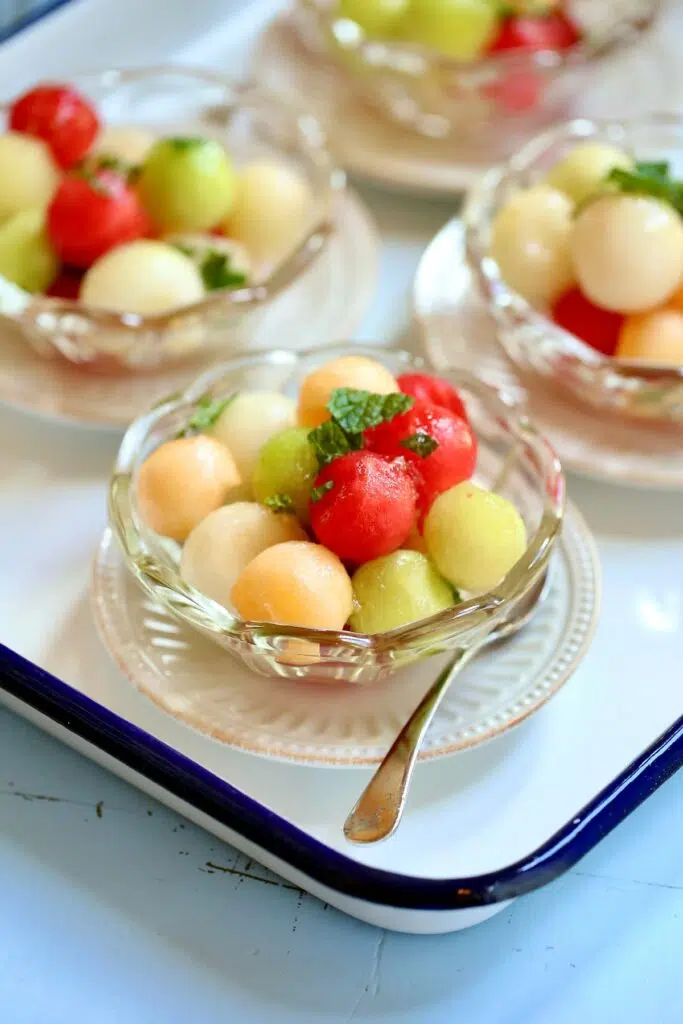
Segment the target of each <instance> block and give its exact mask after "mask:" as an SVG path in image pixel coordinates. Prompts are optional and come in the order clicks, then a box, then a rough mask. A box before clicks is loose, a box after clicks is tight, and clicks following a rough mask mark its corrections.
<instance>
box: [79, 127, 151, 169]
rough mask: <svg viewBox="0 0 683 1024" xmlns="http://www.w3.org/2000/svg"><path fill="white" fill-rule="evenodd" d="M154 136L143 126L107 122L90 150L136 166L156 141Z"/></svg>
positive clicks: (142, 161)
mask: <svg viewBox="0 0 683 1024" xmlns="http://www.w3.org/2000/svg"><path fill="white" fill-rule="evenodd" d="M156 141H157V140H156V136H155V135H153V134H152V133H151V132H150V131H147V129H145V128H137V127H135V126H133V125H125V124H107V125H104V126H103V128H102V131H101V132H100V134H99V135H98V136H97V138H96V139H95V145H94V146H93V148H92V152H93V153H95V154H97V155H98V156H109V157H113V158H114V159H115V160H120V161H121V162H122V163H124V164H130V165H131V166H133V167H137V166H139V165H140V164H142V163H144V160H145V157H146V156H147V154H148V153H149V151H150V149H151V148H152V146H153V145H154V143H155V142H156Z"/></svg>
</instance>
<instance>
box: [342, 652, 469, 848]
mask: <svg viewBox="0 0 683 1024" xmlns="http://www.w3.org/2000/svg"><path fill="white" fill-rule="evenodd" d="M478 649H479V645H477V644H473V645H472V646H471V647H461V648H459V649H458V650H457V651H456V653H455V655H454V657H453V659H452V660H451V661H450V662H449V663H448V665H446V667H445V668H444V669H443V671H442V672H441V673H440V674H439V676H437V678H436V680H435V681H434V682H433V683H432V685H431V687H430V688H429V690H428V691H427V693H426V694H425V696H424V697H423V698H422V700H421V701H420V703H419V704H418V706H417V707H416V708H415V710H414V711H413V713H412V715H411V716H410V718H409V719H408V721H407V722H406V724H405V725H404V726H403V728H402V729H401V731H400V733H399V734H398V736H397V737H396V739H395V740H394V742H393V744H392V746H391V749H390V750H389V752H388V754H387V755H386V756H385V758H384V760H383V761H382V763H381V765H380V766H379V768H378V769H377V771H376V772H375V774H374V775H373V776H372V778H371V779H370V782H369V783H368V785H367V787H366V788H365V790H364V791H363V793H362V795H361V797H360V799H359V801H358V803H357V804H356V806H355V807H354V809H353V810H352V811H351V813H350V814H349V816H348V818H347V819H346V821H345V822H344V835H345V836H346V838H347V839H348V840H349V841H350V842H352V843H377V842H379V841H380V840H382V839H388V838H389V836H390V835H391V834H392V833H393V832H394V830H395V829H396V827H397V826H398V823H399V821H400V820H401V815H402V814H403V808H404V806H405V802H406V796H407V795H408V787H409V785H410V780H411V777H412V774H413V769H414V768H415V764H416V762H417V755H418V754H419V752H420V747H421V746H422V741H423V739H424V737H425V734H426V732H427V729H428V728H429V726H430V725H431V722H432V719H433V718H434V715H435V714H436V710H437V708H438V707H439V704H440V703H441V701H442V699H443V696H444V694H445V693H446V690H447V689H448V687H449V686H450V685H451V683H452V682H453V680H454V679H455V677H456V675H457V674H458V672H460V670H461V669H462V668H464V667H465V665H466V664H467V663H468V662H469V661H470V660H471V658H473V657H474V655H475V654H476V653H477V650H478Z"/></svg>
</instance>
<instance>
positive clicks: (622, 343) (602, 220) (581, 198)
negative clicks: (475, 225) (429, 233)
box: [490, 141, 683, 367]
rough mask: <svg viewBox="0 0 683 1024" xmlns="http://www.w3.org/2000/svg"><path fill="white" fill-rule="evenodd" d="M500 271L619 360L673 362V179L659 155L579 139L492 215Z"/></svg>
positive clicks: (681, 318) (677, 274) (682, 193)
mask: <svg viewBox="0 0 683 1024" xmlns="http://www.w3.org/2000/svg"><path fill="white" fill-rule="evenodd" d="M490 255H491V257H492V258H493V259H494V260H495V262H496V263H497V266H498V270H499V272H500V275H501V277H502V279H503V280H504V281H505V283H506V284H507V285H508V287H509V288H510V289H512V290H513V291H515V292H517V293H518V294H519V295H521V296H522V297H523V298H524V299H526V300H527V301H528V302H529V303H530V304H531V305H532V306H534V307H535V308H537V309H538V310H540V311H542V312H544V313H547V315H548V316H550V317H551V318H552V319H553V321H554V322H555V323H556V324H557V325H558V326H559V327H561V328H563V329H564V330H566V331H568V332H569V333H570V334H572V335H574V336H575V337H577V338H579V339H580V340H581V341H582V342H584V343H585V344H587V345H589V346H590V347H591V348H593V349H594V350H596V351H597V352H599V353H600V354H601V355H603V356H606V357H608V358H613V359H615V360H617V361H621V362H625V361H627V362H633V363H640V364H650V365H654V364H656V365H660V366H671V367H681V366H683V181H678V180H677V179H676V178H675V176H674V175H673V173H672V170H671V166H670V164H669V163H668V162H667V161H666V160H661V161H660V160H652V159H648V160H647V161H643V160H639V159H638V158H637V156H634V155H632V154H631V153H627V152H625V151H623V150H620V149H617V148H615V147H614V146H611V145H607V144H604V143H602V142H596V141H584V142H580V143H578V144H577V145H575V146H574V147H573V148H572V149H571V150H570V152H569V153H568V154H567V155H566V156H564V157H563V159H561V160H560V161H559V162H558V163H556V164H555V166H553V167H552V168H551V169H550V171H549V172H548V173H547V175H546V177H545V178H544V180H542V181H539V182H537V183H536V184H534V185H532V186H531V187H530V188H527V189H524V190H522V191H519V192H517V193H516V194H514V195H512V196H511V198H509V199H508V201H507V202H506V203H505V204H504V205H503V206H502V208H501V209H500V210H499V212H498V214H497V215H496V218H495V220H494V222H493V225H492V231H491V241H490Z"/></svg>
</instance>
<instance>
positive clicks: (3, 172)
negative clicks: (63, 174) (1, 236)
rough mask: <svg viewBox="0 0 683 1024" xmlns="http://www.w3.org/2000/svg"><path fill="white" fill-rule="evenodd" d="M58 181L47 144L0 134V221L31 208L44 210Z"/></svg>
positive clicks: (15, 133) (13, 135)
mask: <svg viewBox="0 0 683 1024" xmlns="http://www.w3.org/2000/svg"><path fill="white" fill-rule="evenodd" d="M59 182H60V174H59V170H58V169H57V167H56V165H55V163H54V161H53V159H52V156H51V154H50V150H49V149H48V147H47V145H46V144H45V143H44V142H42V141H41V140H40V139H35V138H33V136H32V135H22V134H21V133H19V132H5V133H4V135H0V221H3V220H6V219H7V218H8V217H11V216H12V215H13V214H15V213H22V212H23V211H24V210H28V209H31V207H38V208H45V207H46V206H47V205H48V203H49V202H50V200H51V199H52V197H53V195H54V194H55V192H56V191H57V187H58V185H59Z"/></svg>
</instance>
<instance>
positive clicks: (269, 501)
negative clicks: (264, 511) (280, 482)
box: [263, 494, 294, 513]
mask: <svg viewBox="0 0 683 1024" xmlns="http://www.w3.org/2000/svg"><path fill="white" fill-rule="evenodd" d="M263 504H264V505H266V506H267V507H268V508H269V509H270V510H271V512H278V513H281V512H286V513H292V512H294V502H293V501H292V499H291V498H290V496H289V495H288V494H271V496H270V497H269V498H266V500H265V501H264V502H263Z"/></svg>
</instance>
